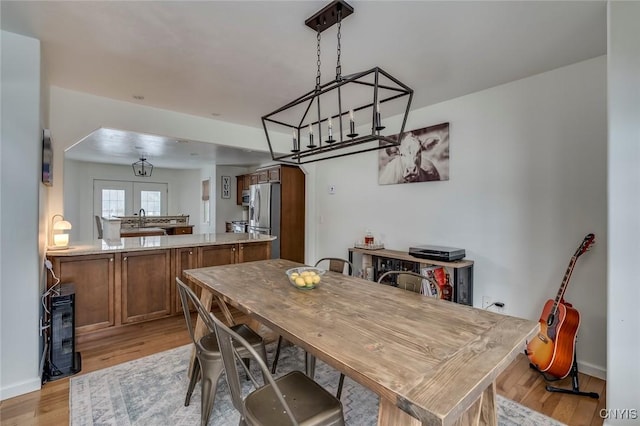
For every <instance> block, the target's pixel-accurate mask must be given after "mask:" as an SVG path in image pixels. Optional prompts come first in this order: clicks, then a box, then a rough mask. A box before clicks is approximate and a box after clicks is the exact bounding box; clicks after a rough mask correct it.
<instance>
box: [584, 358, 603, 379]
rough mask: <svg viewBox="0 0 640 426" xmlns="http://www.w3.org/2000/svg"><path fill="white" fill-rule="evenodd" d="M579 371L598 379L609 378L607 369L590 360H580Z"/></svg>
mask: <svg viewBox="0 0 640 426" xmlns="http://www.w3.org/2000/svg"><path fill="white" fill-rule="evenodd" d="M578 371H579V372H580V373H583V374H588V375H589V376H593V377H597V378H598V379H602V380H607V369H606V368H603V367H600V366H598V365H593V364H590V363H588V362H583V361H578Z"/></svg>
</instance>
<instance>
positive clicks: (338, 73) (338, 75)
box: [336, 8, 342, 80]
mask: <svg viewBox="0 0 640 426" xmlns="http://www.w3.org/2000/svg"><path fill="white" fill-rule="evenodd" d="M341 28H342V9H341V8H340V9H338V60H337V62H336V80H342V65H340V53H341V48H342V46H341V44H340V40H341V39H342V35H341V32H340V29H341Z"/></svg>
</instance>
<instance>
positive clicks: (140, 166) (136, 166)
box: [131, 157, 153, 177]
mask: <svg viewBox="0 0 640 426" xmlns="http://www.w3.org/2000/svg"><path fill="white" fill-rule="evenodd" d="M131 167H132V168H133V174H134V175H136V176H140V177H149V176H151V173H152V172H153V164H151V163H150V162H148V161H147V159H146V158H144V157H140V161H136V162H135V163H133V164H132V165H131Z"/></svg>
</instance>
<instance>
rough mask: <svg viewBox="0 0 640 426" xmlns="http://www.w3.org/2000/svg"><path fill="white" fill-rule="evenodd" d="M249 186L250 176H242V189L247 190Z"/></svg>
mask: <svg viewBox="0 0 640 426" xmlns="http://www.w3.org/2000/svg"><path fill="white" fill-rule="evenodd" d="M249 186H251V175H244V186H243V187H242V189H249Z"/></svg>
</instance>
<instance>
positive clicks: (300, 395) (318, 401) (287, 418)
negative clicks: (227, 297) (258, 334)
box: [211, 316, 344, 426]
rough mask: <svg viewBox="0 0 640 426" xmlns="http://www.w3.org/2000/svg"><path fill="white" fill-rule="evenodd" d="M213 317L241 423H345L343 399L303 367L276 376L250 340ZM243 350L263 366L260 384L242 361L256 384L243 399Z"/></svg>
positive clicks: (310, 425)
mask: <svg viewBox="0 0 640 426" xmlns="http://www.w3.org/2000/svg"><path fill="white" fill-rule="evenodd" d="M211 319H212V320H213V324H214V330H215V333H216V335H217V337H218V343H219V346H220V350H221V352H222V360H223V362H224V368H225V373H226V374H225V376H226V379H227V383H228V385H229V390H230V392H231V399H232V401H233V405H234V407H235V408H236V410H238V412H239V413H240V424H241V425H261V426H283V425H288V424H292V425H299V424H304V425H305V426H324V425H336V426H340V425H344V414H343V411H342V403H341V402H340V400H339V399H337V398H335V397H334V396H333V395H331V394H330V393H329V392H327V391H326V390H325V389H324V388H323V387H322V386H320V385H319V384H318V383H317V382H315V381H314V380H313V379H312V378H310V377H309V376H307V375H305V374H303V373H302V372H301V371H292V372H290V373H288V374H286V375H284V376H282V377H279V378H277V379H274V377H273V376H272V375H271V374H270V372H269V367H267V364H266V363H265V362H264V360H263V359H262V357H261V356H260V355H259V354H258V353H257V352H256V350H255V349H254V347H253V345H251V343H249V342H248V341H247V340H246V339H245V338H244V337H242V336H240V335H239V334H238V333H236V332H235V331H234V330H232V329H230V328H229V327H227V326H226V325H224V324H223V323H222V321H220V320H219V319H218V318H215V317H213V316H212V317H211ZM241 349H243V350H244V353H242V352H241V351H240V350H241ZM244 354H249V355H251V356H252V357H253V359H254V360H255V362H256V364H257V365H258V366H259V367H260V370H261V372H262V376H263V380H264V381H263V384H264V385H260V383H259V382H258V381H257V380H256V379H255V377H254V376H253V374H252V373H251V372H250V370H249V368H247V366H246V364H244V363H242V362H241V363H239V365H241V366H242V367H243V368H244V370H245V372H246V374H247V376H248V377H249V379H250V380H251V382H252V383H253V386H254V387H255V390H253V391H252V392H251V393H250V394H249V395H247V396H246V397H245V398H244V399H243V398H242V392H241V390H242V388H241V386H240V378H239V376H238V369H237V365H238V363H236V361H238V360H240V359H241V358H242V357H243V356H244Z"/></svg>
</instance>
